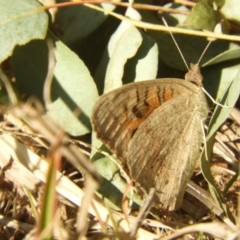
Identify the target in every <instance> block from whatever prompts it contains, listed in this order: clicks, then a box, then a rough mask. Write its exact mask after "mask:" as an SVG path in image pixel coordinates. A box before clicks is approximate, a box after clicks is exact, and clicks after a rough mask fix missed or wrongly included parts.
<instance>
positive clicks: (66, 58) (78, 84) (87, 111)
mask: <svg viewBox="0 0 240 240" xmlns="http://www.w3.org/2000/svg"><path fill="white" fill-rule="evenodd" d="M55 44H56V51H55V58H56V66H55V69H54V77H55V81H54V82H53V85H52V90H51V91H52V95H53V100H54V101H53V103H52V104H51V105H50V106H48V109H49V111H48V115H50V116H52V117H53V118H54V119H55V120H56V121H57V123H58V124H59V125H60V126H61V127H62V128H63V129H64V130H65V131H66V132H68V133H69V134H71V135H73V136H79V135H84V134H86V133H89V132H90V130H91V123H90V120H89V119H90V115H91V112H92V108H93V105H94V103H95V101H96V99H97V97H98V92H97V88H96V85H95V83H94V81H93V79H92V77H91V75H90V73H89V71H88V69H87V67H86V66H85V65H84V63H83V62H82V60H81V59H80V58H79V57H78V56H77V55H76V54H75V53H73V52H72V51H71V50H70V49H69V48H67V47H66V46H65V45H64V44H63V43H62V42H61V41H56V42H55ZM78 108H80V114H78V115H77V116H75V113H74V111H75V110H77V109H78Z"/></svg>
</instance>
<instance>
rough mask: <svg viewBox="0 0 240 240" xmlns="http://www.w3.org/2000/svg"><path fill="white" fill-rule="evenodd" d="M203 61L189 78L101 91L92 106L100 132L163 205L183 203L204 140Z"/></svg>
mask: <svg viewBox="0 0 240 240" xmlns="http://www.w3.org/2000/svg"><path fill="white" fill-rule="evenodd" d="M201 87H202V75H201V73H200V70H199V65H198V64H195V65H193V64H191V66H190V70H189V72H188V73H187V74H186V75H185V80H183V79H177V78H162V79H155V80H150V81H141V82H134V83H130V84H127V85H124V86H122V87H120V88H118V89H115V90H113V91H111V92H108V93H106V94H104V95H102V96H101V97H100V98H99V99H98V101H97V102H96V104H95V106H94V108H93V114H92V123H93V127H94V129H95V131H96V132H97V136H98V137H99V138H100V139H101V140H102V141H103V142H104V143H105V144H106V145H107V146H108V147H109V148H110V149H111V150H112V151H113V152H114V153H115V154H116V155H117V157H118V158H119V160H120V161H121V164H122V165H123V167H124V169H125V171H126V172H127V173H128V174H129V175H130V177H131V179H133V180H134V181H135V182H136V183H137V185H138V186H140V187H141V188H142V189H144V190H145V191H146V192H148V191H149V189H150V188H155V189H156V198H155V199H154V203H155V205H156V206H158V207H159V208H161V209H165V210H175V209H177V208H179V207H180V205H181V202H182V198H183V194H184V191H185V187H186V185H187V182H188V180H189V179H190V177H191V175H192V173H193V170H194V167H195V164H196V160H197V159H198V158H199V157H200V146H201V143H202V140H203V132H202V127H201V124H202V120H203V119H204V118H205V117H206V116H207V113H208V108H207V101H206V98H205V95H204V93H203V91H202V89H201Z"/></svg>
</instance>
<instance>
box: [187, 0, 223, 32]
mask: <svg viewBox="0 0 240 240" xmlns="http://www.w3.org/2000/svg"><path fill="white" fill-rule="evenodd" d="M185 21H186V23H187V24H189V25H190V26H192V27H194V28H195V29H200V30H208V31H213V30H214V28H215V26H216V25H217V23H218V22H219V13H218V12H217V11H214V10H213V8H212V7H211V6H210V5H209V4H208V2H207V1H206V0H202V1H200V2H199V3H197V4H196V5H195V6H194V7H193V8H192V10H191V11H190V13H189V15H188V16H187V18H186V20H185Z"/></svg>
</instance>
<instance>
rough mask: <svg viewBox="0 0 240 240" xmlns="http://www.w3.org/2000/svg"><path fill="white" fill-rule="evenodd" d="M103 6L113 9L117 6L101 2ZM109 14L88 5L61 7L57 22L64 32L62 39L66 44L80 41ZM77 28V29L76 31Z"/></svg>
mask: <svg viewBox="0 0 240 240" xmlns="http://www.w3.org/2000/svg"><path fill="white" fill-rule="evenodd" d="M101 6H102V8H104V9H107V10H108V11H113V10H114V9H115V8H116V6H115V5H111V4H101ZM107 18H108V15H106V14H104V13H102V12H99V11H96V10H95V9H91V8H89V7H86V6H83V5H82V6H72V7H67V8H60V9H59V12H58V14H57V19H56V20H57V22H58V23H59V24H60V25H61V30H62V31H63V32H64V35H63V38H62V39H61V40H62V41H63V42H64V43H65V44H67V45H71V44H74V43H79V41H80V40H82V39H84V38H86V37H87V36H89V35H90V34H91V33H93V32H94V31H95V30H96V29H97V28H98V27H99V26H100V25H101V24H102V23H103V22H104V21H105V20H106V19H107ZM76 29H77V31H76Z"/></svg>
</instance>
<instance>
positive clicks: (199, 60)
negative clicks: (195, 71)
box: [197, 41, 212, 64]
mask: <svg viewBox="0 0 240 240" xmlns="http://www.w3.org/2000/svg"><path fill="white" fill-rule="evenodd" d="M211 43H212V41H209V42H208V44H207V46H206V47H205V49H204V50H203V52H202V54H201V56H200V58H199V59H198V62H197V63H198V64H200V62H201V60H202V58H203V56H204V54H205V52H206V51H207V49H208V48H209V46H210V44H211Z"/></svg>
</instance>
